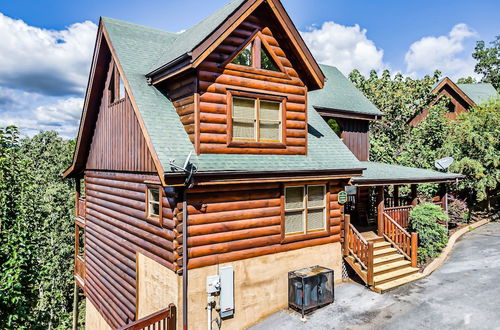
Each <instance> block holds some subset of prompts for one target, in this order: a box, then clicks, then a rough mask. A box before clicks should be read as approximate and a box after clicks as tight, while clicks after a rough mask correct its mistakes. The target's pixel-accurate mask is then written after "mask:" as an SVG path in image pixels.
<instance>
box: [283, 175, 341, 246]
mask: <svg viewBox="0 0 500 330" xmlns="http://www.w3.org/2000/svg"><path fill="white" fill-rule="evenodd" d="M315 186H323V187H324V189H325V196H324V201H325V206H324V208H325V225H326V228H325V229H317V230H313V231H310V232H307V216H306V218H305V219H304V222H305V223H304V230H305V233H302V234H300V233H298V234H286V233H285V216H286V212H285V208H286V205H285V201H286V199H285V198H286V196H285V194H286V188H293V187H303V188H304V192H305V194H304V202H305V205H304V210H305V211H306V212H307V210H308V209H309V208H308V205H307V203H308V189H309V187H315ZM280 199H281V243H282V244H286V243H291V242H297V241H303V240H308V239H313V238H321V237H327V236H330V234H331V224H330V218H331V217H330V183H329V182H327V181H314V182H304V183H295V182H294V183H289V184H283V185H282V186H281V196H280Z"/></svg>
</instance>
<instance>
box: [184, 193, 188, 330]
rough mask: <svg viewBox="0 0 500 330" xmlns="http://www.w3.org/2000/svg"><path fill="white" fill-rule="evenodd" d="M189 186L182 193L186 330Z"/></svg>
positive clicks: (185, 316) (186, 314) (185, 314)
mask: <svg viewBox="0 0 500 330" xmlns="http://www.w3.org/2000/svg"><path fill="white" fill-rule="evenodd" d="M188 188H189V187H188V185H186V187H184V191H183V192H182V213H183V215H182V323H183V328H184V330H187V328H188V298H187V294H188V267H187V265H188V244H187V240H188V226H187V223H188V209H187V190H188Z"/></svg>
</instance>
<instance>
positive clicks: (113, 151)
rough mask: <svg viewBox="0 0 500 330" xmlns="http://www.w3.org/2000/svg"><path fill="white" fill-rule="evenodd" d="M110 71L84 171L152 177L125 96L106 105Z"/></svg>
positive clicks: (149, 160) (148, 157)
mask: <svg viewBox="0 0 500 330" xmlns="http://www.w3.org/2000/svg"><path fill="white" fill-rule="evenodd" d="M112 68H113V66H112V65H111V64H110V65H109V71H108V76H107V81H106V84H105V88H104V91H103V94H102V95H103V97H102V99H101V105H100V107H99V114H98V117H97V122H96V126H95V129H94V134H93V137H92V144H91V146H90V152H89V156H88V159H87V165H86V169H92V170H113V171H130V172H150V173H156V168H155V165H154V163H153V158H152V157H151V154H150V152H149V149H148V147H147V144H146V140H145V138H144V135H143V134H142V131H141V128H140V126H139V122H138V120H137V117H136V115H135V113H134V110H133V107H132V103H131V101H130V98H129V96H128V94H127V93H125V98H124V99H123V100H121V101H118V102H116V103H113V104H111V105H110V103H109V93H108V85H109V80H110V79H111V71H112Z"/></svg>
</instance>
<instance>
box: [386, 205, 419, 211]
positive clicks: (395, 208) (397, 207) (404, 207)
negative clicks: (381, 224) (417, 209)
mask: <svg viewBox="0 0 500 330" xmlns="http://www.w3.org/2000/svg"><path fill="white" fill-rule="evenodd" d="M412 208H413V205H403V206H394V207H386V208H385V211H391V210H404V209H412Z"/></svg>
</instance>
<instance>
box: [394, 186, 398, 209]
mask: <svg viewBox="0 0 500 330" xmlns="http://www.w3.org/2000/svg"><path fill="white" fill-rule="evenodd" d="M393 198H394V207H397V206H399V186H396V185H394V191H393Z"/></svg>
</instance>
